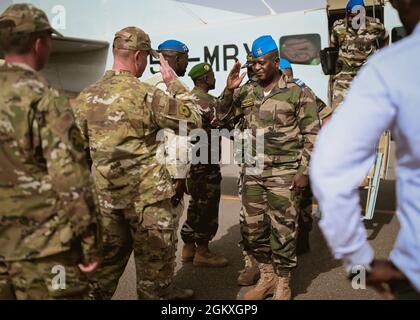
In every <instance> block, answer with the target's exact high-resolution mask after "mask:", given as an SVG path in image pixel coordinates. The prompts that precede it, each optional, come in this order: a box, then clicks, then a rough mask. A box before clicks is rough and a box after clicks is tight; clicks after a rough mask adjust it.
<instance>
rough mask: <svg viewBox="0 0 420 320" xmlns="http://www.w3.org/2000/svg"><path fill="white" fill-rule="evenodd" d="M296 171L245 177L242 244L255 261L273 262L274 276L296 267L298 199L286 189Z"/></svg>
mask: <svg viewBox="0 0 420 320" xmlns="http://www.w3.org/2000/svg"><path fill="white" fill-rule="evenodd" d="M295 174H296V170H287V171H286V170H285V171H284V174H282V175H280V176H274V177H268V178H263V177H261V176H244V178H243V184H242V195H241V198H242V210H243V212H242V217H241V220H242V223H241V234H242V245H243V248H244V251H245V252H246V253H247V254H250V255H252V256H253V257H254V258H255V259H256V260H257V261H258V262H261V263H273V265H274V268H275V271H276V273H277V274H279V275H281V274H282V273H288V272H290V270H291V269H293V268H294V267H296V265H297V258H296V239H297V230H298V218H299V217H298V216H299V214H298V213H299V207H298V206H299V203H300V201H301V196H300V195H297V194H296V192H295V191H291V190H289V187H290V185H291V184H292V180H293V177H294V176H295Z"/></svg>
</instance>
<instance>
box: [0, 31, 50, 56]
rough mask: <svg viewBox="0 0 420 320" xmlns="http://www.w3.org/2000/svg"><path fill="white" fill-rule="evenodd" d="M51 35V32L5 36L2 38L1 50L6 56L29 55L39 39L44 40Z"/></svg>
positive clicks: (0, 41)
mask: <svg viewBox="0 0 420 320" xmlns="http://www.w3.org/2000/svg"><path fill="white" fill-rule="evenodd" d="M50 35H51V32H50V31H39V32H33V33H9V34H5V35H2V37H1V40H0V49H1V50H2V51H4V53H5V54H11V53H13V54H24V53H28V52H29V50H30V49H31V47H32V45H33V44H34V42H35V41H36V40H37V39H39V38H41V39H43V40H44V39H46V38H47V37H48V36H50Z"/></svg>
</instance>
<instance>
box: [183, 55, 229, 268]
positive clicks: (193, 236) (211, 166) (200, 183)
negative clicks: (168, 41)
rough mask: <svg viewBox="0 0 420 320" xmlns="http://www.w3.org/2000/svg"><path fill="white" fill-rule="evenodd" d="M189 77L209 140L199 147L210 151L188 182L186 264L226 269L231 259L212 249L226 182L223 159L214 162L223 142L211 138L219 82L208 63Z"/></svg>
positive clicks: (196, 69)
mask: <svg viewBox="0 0 420 320" xmlns="http://www.w3.org/2000/svg"><path fill="white" fill-rule="evenodd" d="M188 75H189V76H190V77H191V79H192V80H193V82H194V85H195V87H194V88H193V90H192V91H191V93H192V94H193V95H194V97H195V98H196V99H197V103H198V106H199V108H200V111H201V117H202V122H203V129H204V130H205V131H206V136H207V141H201V140H200V141H199V142H197V144H196V147H198V148H199V149H201V150H204V149H207V152H208V157H207V158H206V159H204V162H201V159H200V162H199V163H196V164H192V165H191V168H190V172H189V176H188V179H187V186H188V188H187V189H188V190H189V193H190V195H191V199H190V203H189V207H188V213H187V220H186V221H185V223H184V225H183V226H182V229H181V237H182V240H183V241H184V243H185V244H184V247H183V249H182V261H183V262H189V261H193V265H194V266H204V267H224V266H226V265H227V263H228V261H227V259H226V258H224V257H221V256H218V255H216V254H214V253H213V252H211V251H210V250H209V247H208V244H209V242H210V241H211V240H212V239H213V237H214V236H215V235H216V232H217V229H218V227H219V224H218V219H219V202H220V195H221V191H220V183H221V181H222V175H221V173H220V165H219V163H218V162H219V160H220V159H219V157H218V158H217V159H214V158H212V149H214V148H216V147H215V144H219V148H218V150H219V151H220V138H217V140H213V139H212V136H211V129H215V126H214V120H215V112H216V110H215V105H216V104H217V103H218V100H217V98H216V97H214V96H212V95H211V94H209V93H208V92H209V91H210V90H213V89H214V88H215V85H216V79H215V77H214V72H213V70H212V68H211V65H210V64H208V63H205V62H203V63H200V64H197V65H195V66H194V67H193V68H192V69H191V71H190V72H189V74H188ZM200 139H201V138H200ZM197 156H198V157H200V154H199V153H198V155H197ZM218 156H220V153H219V154H218ZM215 161H217V163H215Z"/></svg>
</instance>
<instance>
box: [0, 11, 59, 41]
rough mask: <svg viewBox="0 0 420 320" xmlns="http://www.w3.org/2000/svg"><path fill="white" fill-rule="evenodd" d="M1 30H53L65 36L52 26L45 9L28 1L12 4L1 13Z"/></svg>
mask: <svg viewBox="0 0 420 320" xmlns="http://www.w3.org/2000/svg"><path fill="white" fill-rule="evenodd" d="M0 31H2V32H5V33H9V34H14V33H34V32H40V31H51V32H52V33H54V34H56V35H58V36H59V37H63V35H62V34H61V33H59V32H58V31H57V30H55V29H54V28H53V27H51V25H50V22H49V21H48V17H47V15H46V14H45V12H44V11H42V10H40V9H38V8H37V7H35V6H33V5H31V4H27V3H19V4H12V5H11V6H9V7H8V8H7V9H6V10H5V11H4V12H3V13H2V14H1V15H0Z"/></svg>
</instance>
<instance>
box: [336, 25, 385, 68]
mask: <svg viewBox="0 0 420 320" xmlns="http://www.w3.org/2000/svg"><path fill="white" fill-rule="evenodd" d="M365 27H366V28H360V29H358V30H354V29H353V28H352V27H351V26H347V22H346V20H345V19H340V20H337V21H335V22H334V25H333V30H332V32H331V45H332V46H334V47H337V48H339V54H338V61H337V72H338V73H341V72H344V73H347V74H351V75H356V73H357V71H358V70H359V69H360V68H361V67H362V66H363V65H364V64H365V63H366V61H367V59H368V58H369V56H371V55H372V54H373V53H375V51H376V50H378V49H379V47H380V45H381V43H383V42H384V41H385V40H386V39H388V33H387V31H386V30H385V27H384V25H383V24H382V23H381V22H380V21H379V20H378V19H374V18H371V17H366V26H365Z"/></svg>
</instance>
